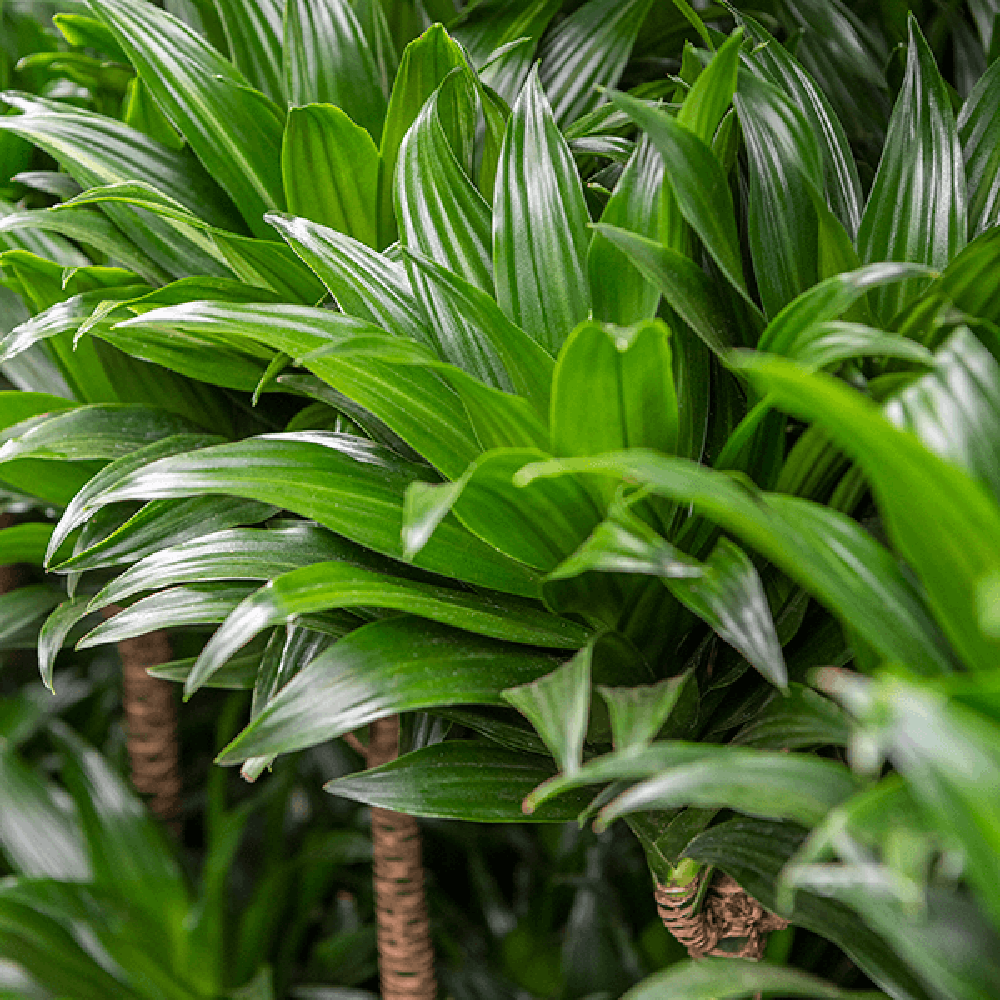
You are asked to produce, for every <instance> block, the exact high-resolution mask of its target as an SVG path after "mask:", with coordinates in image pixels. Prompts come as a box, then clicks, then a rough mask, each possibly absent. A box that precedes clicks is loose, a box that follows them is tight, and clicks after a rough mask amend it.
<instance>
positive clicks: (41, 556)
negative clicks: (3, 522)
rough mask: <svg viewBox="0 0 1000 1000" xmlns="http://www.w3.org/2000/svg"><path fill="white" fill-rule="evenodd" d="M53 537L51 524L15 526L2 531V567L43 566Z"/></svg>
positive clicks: (0, 543) (0, 542) (0, 553)
mask: <svg viewBox="0 0 1000 1000" xmlns="http://www.w3.org/2000/svg"><path fill="white" fill-rule="evenodd" d="M51 535H52V525H51V524H38V523H28V524H15V525H12V526H11V527H9V528H4V529H3V530H2V531H0V566H11V565H13V564H14V563H31V565H32V566H41V565H42V563H43V562H44V560H45V549H46V548H47V546H48V544H49V538H50V536H51Z"/></svg>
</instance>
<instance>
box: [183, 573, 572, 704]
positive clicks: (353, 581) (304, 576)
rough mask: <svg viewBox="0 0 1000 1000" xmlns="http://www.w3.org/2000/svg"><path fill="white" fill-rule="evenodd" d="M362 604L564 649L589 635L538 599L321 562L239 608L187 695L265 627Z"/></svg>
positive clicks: (280, 579)
mask: <svg viewBox="0 0 1000 1000" xmlns="http://www.w3.org/2000/svg"><path fill="white" fill-rule="evenodd" d="M358 607H362V608H363V607H377V608H384V609H387V610H392V611H400V612H403V613H406V614H415V615H420V616H421V617H424V618H428V619H430V620H431V621H437V622H441V623H442V624H445V625H450V626H453V627H456V628H461V629H466V630H468V631H470V632H476V633H478V634H480V635H486V636H490V637H492V638H494V639H505V640H507V641H508V642H520V643H525V644H528V645H535V646H551V647H555V648H557V649H575V648H576V647H577V646H579V645H580V644H581V643H582V642H584V641H586V637H587V631H586V630H585V629H582V628H580V626H578V625H576V624H575V623H573V622H570V621H569V620H567V619H563V618H557V617H555V616H553V615H551V614H549V613H547V612H545V611H541V610H539V609H537V608H536V607H534V606H532V605H528V604H518V603H515V602H514V601H512V600H510V599H507V600H504V601H503V602H500V601H498V600H497V598H495V597H489V598H484V597H479V596H478V595H473V594H469V593H466V592H463V591H458V590H452V589H451V588H448V587H440V586H435V585H433V584H427V583H421V582H419V581H416V580H403V579H399V578H398V577H395V576H389V575H387V574H384V573H373V572H371V571H370V570H367V569H363V568H360V567H357V566H352V565H350V564H347V563H344V562H339V561H338V562H316V563H313V564H312V565H309V566H305V567H303V568H301V569H296V570H292V571H291V572H288V573H284V574H282V575H281V576H276V577H272V578H271V580H270V582H269V583H268V584H267V586H265V587H262V588H261V589H260V590H258V591H256V592H255V593H254V594H252V595H251V596H249V597H248V598H247V599H246V600H245V601H244V602H243V604H241V605H240V607H238V608H237V609H236V610H235V611H234V613H233V614H232V616H231V617H230V618H229V620H228V621H227V622H226V623H225V624H224V625H223V627H222V628H220V629H219V630H218V631H217V632H216V633H215V635H214V636H212V638H211V640H210V641H209V642H208V644H207V645H206V646H205V648H204V650H203V651H202V653H201V656H200V657H199V660H198V663H197V664H196V665H195V668H194V670H193V671H192V672H191V675H190V676H189V677H188V680H187V683H186V685H185V694H186V696H188V697H190V695H191V694H193V693H194V692H195V691H196V690H197V689H198V687H200V686H201V684H202V682H203V680H204V679H205V678H207V677H210V676H211V675H212V673H213V672H214V671H215V670H217V669H218V668H219V667H220V666H222V665H223V664H224V663H225V662H226V661H227V660H228V659H229V658H230V657H231V656H232V655H234V654H235V653H236V652H237V650H239V649H240V648H241V647H242V646H244V645H245V644H246V643H247V642H248V641H249V640H250V639H251V638H253V637H254V636H255V635H256V634H257V633H259V632H261V631H262V630H263V629H265V628H270V627H271V626H273V625H277V624H279V623H281V622H282V621H285V620H289V619H291V618H292V617H293V616H295V615H303V614H316V613H317V612H320V611H327V610H330V609H332V608H358Z"/></svg>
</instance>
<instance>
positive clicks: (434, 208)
mask: <svg viewBox="0 0 1000 1000" xmlns="http://www.w3.org/2000/svg"><path fill="white" fill-rule="evenodd" d="M446 103H457V104H458V105H459V107H460V111H459V114H460V115H461V117H462V118H463V121H462V123H461V124H462V125H463V126H465V127H466V128H468V127H469V125H472V126H473V127H474V122H475V102H474V95H473V93H472V92H471V86H470V85H469V83H468V82H467V80H466V77H465V75H463V74H462V73H461V71H459V72H454V71H453V72H452V74H451V75H449V76H448V78H447V79H446V80H445V81H444V83H442V84H441V87H440V88H439V89H438V90H437V91H436V92H435V93H434V94H433V95H432V96H431V97H430V99H429V100H428V101H427V103H426V104H425V105H424V107H423V110H422V111H421V112H420V114H419V115H418V116H417V118H416V120H415V121H414V123H413V125H412V127H411V128H410V130H409V131H408V132H407V133H406V136H405V137H404V139H403V142H402V143H401V144H400V147H399V158H398V160H397V163H396V187H395V198H396V221H397V224H398V226H399V237H400V241H401V242H402V244H403V246H404V247H406V249H407V250H415V251H417V252H418V253H421V254H423V255H424V256H425V257H429V258H430V259H431V260H433V261H435V262H436V263H438V264H441V265H443V266H444V267H447V268H448V269H449V270H450V271H452V272H454V273H455V274H457V275H458V276H459V277H461V278H463V279H465V280H466V281H468V282H469V283H470V284H473V285H475V286H476V287H477V288H479V289H481V290H482V291H484V292H487V293H488V294H492V293H493V260H492V252H491V246H490V241H491V237H492V218H491V213H490V206H489V205H488V204H487V203H486V201H485V200H484V198H483V196H482V195H481V194H480V193H479V191H478V190H477V188H476V186H475V184H473V183H472V180H471V179H470V178H469V175H468V174H467V173H466V172H465V170H464V169H463V167H462V165H461V163H460V162H459V159H458V157H457V156H456V153H455V151H454V150H453V149H452V146H451V144H450V142H449V141H448V136H447V134H446V132H445V128H444V125H443V123H442V121H441V114H440V112H439V108H440V105H442V104H446ZM413 277H414V276H413V275H412V273H411V280H413ZM414 290H415V291H416V292H417V294H418V296H420V297H421V298H422V300H423V303H424V307H425V309H428V312H429V311H430V310H429V308H428V303H427V301H426V299H425V298H423V296H422V291H423V289H422V288H421V283H420V281H419V280H417V281H414Z"/></svg>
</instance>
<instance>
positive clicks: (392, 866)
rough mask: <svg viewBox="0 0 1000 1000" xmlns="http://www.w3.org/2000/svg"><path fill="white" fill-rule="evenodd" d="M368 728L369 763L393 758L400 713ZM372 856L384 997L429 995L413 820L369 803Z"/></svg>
mask: <svg viewBox="0 0 1000 1000" xmlns="http://www.w3.org/2000/svg"><path fill="white" fill-rule="evenodd" d="M368 732H369V738H368V750H367V758H368V766H369V767H376V766H377V765H379V764H385V763H387V762H388V761H390V760H394V759H395V757H396V756H397V754H398V753H399V716H395V715H394V716H390V717H389V718H387V719H379V720H378V721H376V722H373V723H372V724H371V725H370V726H369V729H368ZM372 861H373V865H374V870H375V907H376V911H377V919H378V953H379V977H380V979H381V982H382V997H383V1000H434V998H435V997H436V996H437V980H436V979H435V976H434V946H433V945H432V943H431V930H430V921H429V920H428V917H427V903H426V900H425V897H424V870H423V865H422V860H421V850H420V828H419V827H418V826H417V821H416V820H415V819H414V818H413V817H412V816H404V815H402V814H401V813H396V812H391V811H390V810H388V809H377V808H373V809H372Z"/></svg>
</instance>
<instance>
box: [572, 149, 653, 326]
mask: <svg viewBox="0 0 1000 1000" xmlns="http://www.w3.org/2000/svg"><path fill="white" fill-rule="evenodd" d="M662 184H663V158H662V157H661V156H660V154H659V152H658V151H657V149H656V147H655V146H654V145H653V144H652V143H651V142H650V141H649V138H648V137H645V136H644V137H643V138H642V139H641V140H640V141H639V144H638V145H637V147H636V150H635V153H634V154H633V155H632V157H631V159H630V160H629V162H628V164H627V166H626V167H625V169H624V170H623V171H622V175H621V177H620V178H619V179H618V183H617V184H616V185H615V189H614V192H613V193H612V195H611V198H610V199H609V201H608V203H607V205H605V207H604V211H603V212H602V213H601V222H602V223H603V224H604V225H606V226H616V227H618V228H619V229H627V230H629V231H630V232H634V233H638V234H639V235H640V236H645V237H647V238H648V239H653V238H655V237H656V235H657V233H658V232H659V221H658V219H659V205H660V188H661V187H662ZM587 271H588V274H589V277H590V291H591V294H592V295H593V297H594V318H595V319H598V320H603V321H604V322H607V323H617V324H618V325H620V326H629V325H631V324H632V323H638V322H640V321H641V320H644V319H652V318H653V317H654V316H655V315H656V308H657V306H658V305H659V302H660V292H659V289H658V288H657V286H656V285H655V284H654V283H652V282H650V281H649V280H648V279H647V278H646V277H645V276H644V275H643V273H642V271H640V270H639V269H638V268H637V267H636V266H635V265H634V264H632V263H631V262H630V261H629V259H628V257H627V256H626V255H625V254H624V253H623V252H622V251H621V250H620V249H619V248H618V247H616V246H615V245H614V244H613V243H612V242H611V241H610V240H609V239H608V238H607V237H606V236H604V235H602V234H601V232H600V231H598V232H596V233H595V234H594V237H593V239H592V240H591V243H590V253H589V255H588V257H587Z"/></svg>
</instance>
